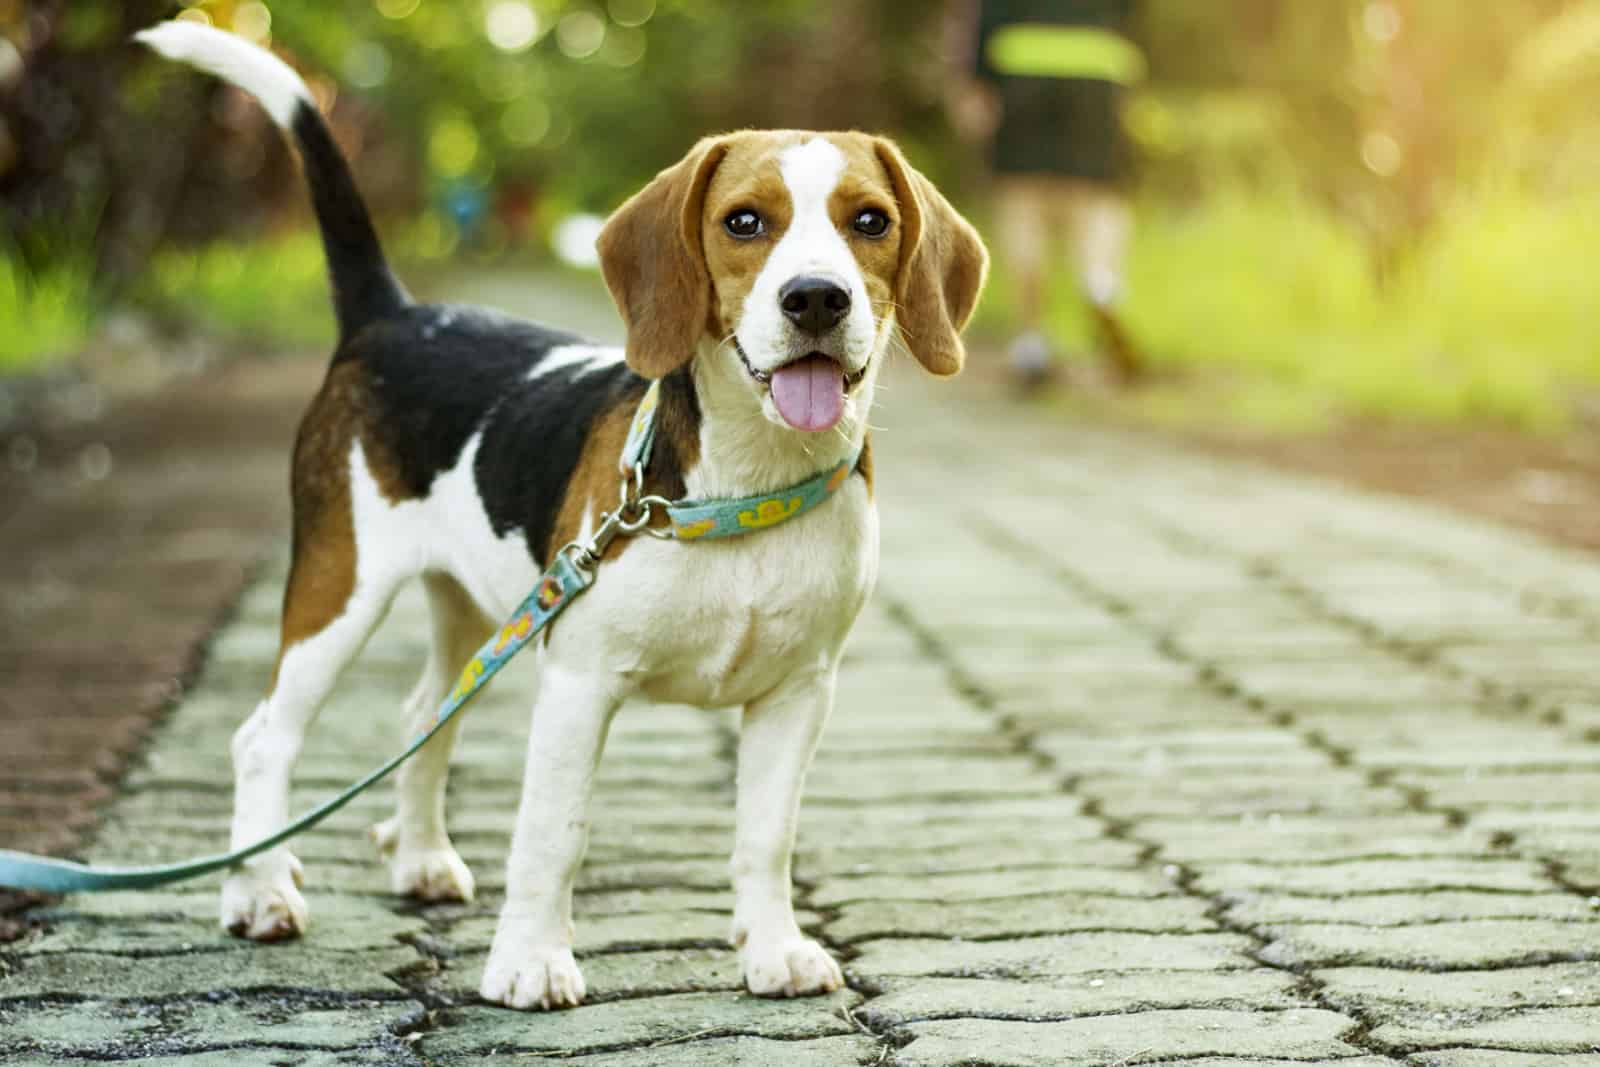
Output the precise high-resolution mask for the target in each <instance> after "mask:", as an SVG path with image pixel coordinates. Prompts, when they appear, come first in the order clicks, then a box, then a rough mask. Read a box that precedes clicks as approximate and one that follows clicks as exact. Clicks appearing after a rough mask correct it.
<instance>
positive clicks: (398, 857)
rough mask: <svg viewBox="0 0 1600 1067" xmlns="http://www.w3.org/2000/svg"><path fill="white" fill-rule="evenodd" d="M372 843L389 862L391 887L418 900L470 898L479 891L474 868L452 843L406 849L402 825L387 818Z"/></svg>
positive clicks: (373, 833) (466, 899)
mask: <svg viewBox="0 0 1600 1067" xmlns="http://www.w3.org/2000/svg"><path fill="white" fill-rule="evenodd" d="M370 836H371V837H372V842H373V844H375V845H377V846H378V852H379V853H380V854H381V855H382V856H383V857H384V859H385V861H387V863H388V864H389V889H390V891H392V892H395V893H399V894H400V895H402V896H409V897H416V898H417V899H418V900H433V901H437V900H461V901H470V900H471V899H472V897H473V894H474V893H476V892H477V883H476V882H475V880H474V879H473V877H472V871H471V870H470V869H469V868H468V867H467V865H466V862H465V861H463V860H462V858H461V855H460V853H458V852H457V851H456V850H455V849H454V848H453V847H451V846H450V845H449V844H446V845H444V846H443V847H442V848H407V847H405V846H402V845H401V844H400V830H399V824H398V822H397V821H396V820H395V819H385V820H384V821H383V822H381V823H378V824H377V825H376V826H374V827H373V828H372V830H371V831H370Z"/></svg>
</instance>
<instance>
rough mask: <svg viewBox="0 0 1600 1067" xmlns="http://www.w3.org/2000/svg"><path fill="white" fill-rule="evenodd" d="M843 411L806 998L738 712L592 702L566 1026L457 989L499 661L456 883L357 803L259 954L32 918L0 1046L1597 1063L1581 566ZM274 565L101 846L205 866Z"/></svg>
mask: <svg viewBox="0 0 1600 1067" xmlns="http://www.w3.org/2000/svg"><path fill="white" fill-rule="evenodd" d="M878 421H879V422H880V423H881V424H882V425H883V426H884V431H883V432H881V433H880V434H879V435H878V436H877V437H876V438H875V451H876V455H877V467H878V472H879V479H878V484H879V493H880V498H881V503H882V510H883V518H884V523H883V525H884V552H883V574H882V581H881V585H880V589H879V592H878V596H877V598H876V599H875V601H874V602H873V603H872V605H871V606H870V608H869V610H868V611H867V612H866V614H865V616H864V618H863V619H862V621H861V624H860V625H859V627H858V629H857V632H856V636H855V638H854V640H853V643H852V645H851V651H850V657H849V661H848V664H847V665H846V667H845V668H844V671H843V673H842V676H841V679H840V686H839V703H838V709H837V712H836V714H835V717H834V720H833V722H832V724H831V725H830V727H829V731H828V734H827V737H826V740H825V743H824V747H823V751H822V754H821V756H820V758H819V761H818V764H817V766H816V768H815V770H814V772H813V773H812V776H811V779H810V784H809V787H808V790H807V800H806V809H805V818H804V828H803V833H802V837H803V840H802V847H801V852H800V855H799V858H798V862H797V871H796V875H797V880H798V882H799V890H798V892H799V900H800V902H801V905H802V907H803V909H804V911H803V921H804V922H805V923H806V924H807V925H808V927H809V929H811V930H812V931H814V932H815V933H817V934H818V935H819V936H821V937H822V938H823V939H824V940H825V941H826V942H827V943H828V944H829V945H830V946H832V948H833V949H834V950H835V951H837V952H838V953H839V954H840V955H841V956H842V957H843V958H844V959H845V960H846V961H847V967H846V969H847V974H848V977H849V988H848V989H847V990H844V991H841V992H840V993H839V994H837V995H835V996H833V997H829V998H825V999H815V1000H796V1001H778V1002H769V1001H759V1000H755V999H752V998H749V997H747V996H745V995H743V994H742V993H741V992H739V989H738V985H739V983H738V973H737V963H736V960H735V957H734V955H733V953H732V951H731V950H730V948H729V946H728V944H727V943H726V941H725V937H726V935H727V927H728V923H729V912H730V908H731V897H730V895H729V891H728V884H727V883H728V878H727V863H726V856H727V853H728V850H729V846H730V843H731V840H730V839H731V818H732V807H733V795H732V782H733V762H732V758H731V757H732V751H733V745H734V725H733V719H732V718H731V717H730V716H729V715H726V714H721V713H716V714H711V713H701V712H694V711H690V710H687V709H679V708H648V707H633V708H629V709H626V710H625V711H624V712H623V713H622V715H621V716H620V717H619V719H618V722H617V726H616V728H615V730H614V731H613V735H612V739H611V742H610V744H609V747H608V749H607V752H606V758H605V763H604V770H603V773H602V777H601V782H600V785H599V789H598V794H597V804H596V809H595V812H594V832H593V839H592V844H591V848H590V852H589V859H588V862H587V864H586V866H585V869H584V874H583V877H582V880H581V895H580V898H579V903H578V911H579V929H578V944H579V949H580V955H581V956H582V957H583V961H582V962H583V964H584V968H585V972H586V975H587V977H588V980H589V988H590V991H591V1002H590V1003H589V1004H588V1005H586V1006H584V1007H582V1008H579V1009H577V1010H574V1011H570V1012H565V1013H560V1014H554V1015H523V1014H517V1013H513V1012H510V1011H505V1010H501V1009H497V1008H491V1007H487V1006H485V1005H483V1004H480V1003H478V1002H477V1001H476V997H475V995H474V992H473V991H474V989H475V988H476V985H477V981H478V977H479V974H480V972H481V969H482V966H483V959H484V954H485V950H486V949H487V946H488V942H489V937H490V934H491V932H492V928H493V921H494V915H495V911H496V908H497V905H498V903H499V898H500V891H501V887H502V884H503V880H502V876H501V869H502V865H503V861H504V856H505V852H506V847H507V840H508V834H509V830H510V826H511V821H512V816H513V810H514V805H515V802H516V798H517V793H518V788H519V775H520V758H519V757H520V753H521V749H522V739H523V737H524V734H525V728H526V723H525V712H526V709H527V707H528V705H529V693H530V687H531V685H532V679H531V676H530V672H529V670H528V665H526V664H523V665H519V666H517V667H514V668H512V671H511V673H510V674H508V675H507V676H505V677H504V678H503V679H502V680H500V681H498V682H497V683H496V684H495V686H494V688H493V689H492V690H491V692H490V693H489V694H488V695H487V696H486V697H485V698H484V699H483V700H482V701H481V702H480V704H479V705H478V706H477V707H476V708H475V709H474V710H473V711H472V712H471V714H470V717H469V721H468V724H467V728H466V730H465V731H464V738H463V741H462V745H461V748H460V751H459V759H458V770H457V772H456V776H455V777H454V778H453V779H452V793H453V797H452V819H451V822H452V828H453V831H454V834H455V838H456V842H457V844H458V846H459V847H460V848H461V850H462V852H463V853H464V855H465V856H466V858H467V860H468V862H469V863H471V864H472V865H473V867H474V869H475V871H476V873H477V875H478V880H479V885H480V888H481V889H482V890H483V892H482V894H481V897H480V899H479V901H478V902H476V903H475V904H473V905H470V906H440V907H430V908H419V907H416V906H413V905H409V904H407V903H404V902H402V901H399V900H396V899H394V898H391V897H389V896H387V895H386V894H385V893H384V887H385V879H384V873H383V870H382V868H381V867H380V866H379V864H378V863H377V862H376V860H375V858H374V855H373V853H372V851H371V848H370V846H369V845H368V843H367V841H366V838H365V830H366V828H367V826H368V825H369V824H371V823H372V822H374V821H376V820H377V819H379V818H381V817H382V816H384V815H385V814H387V811H386V809H387V806H388V804H389V795H388V793H387V791H385V790H380V791H379V795H376V796H373V797H372V798H371V799H367V798H363V799H362V800H360V801H358V802H356V803H355V804H353V805H352V806H351V807H350V808H349V809H347V810H346V811H345V812H343V813H341V814H340V815H339V816H336V817H335V818H334V819H333V820H331V821H330V822H329V823H328V824H326V826H325V827H324V828H322V829H320V830H318V831H316V832H314V833H312V834H309V835H308V836H307V837H305V838H304V839H303V840H302V842H301V844H300V845H299V847H298V848H297V852H298V853H299V854H300V856H301V858H302V859H303V860H305V862H306V867H307V886H308V896H309V899H310V901H311V906H312V912H313V925H312V930H311V933H310V935H309V936H308V937H307V938H306V939H305V940H304V941H303V942H300V943H298V944H291V945H278V946H252V945H247V944H243V943H241V942H237V941H233V940H231V939H229V938H228V937H227V936H226V935H224V934H222V933H221V932H220V931H219V930H218V929H217V928H216V919H215V908H216V902H215V893H216V880H215V879H212V880H207V881H205V882H201V883H197V884H193V885H190V886H186V887H183V888H180V889H174V890H171V891H167V892H159V893H129V894H117V895H107V896H100V897H93V898H90V897H78V898H72V899H69V900H67V901H65V902H63V903H61V904H59V905H57V906H54V907H51V908H50V909H48V910H46V911H44V912H42V913H35V914H36V916H37V917H41V918H44V919H46V920H48V921H47V923H46V924H45V925H44V926H43V927H42V928H41V929H40V930H39V931H38V932H36V933H35V934H33V935H32V936H30V937H28V938H25V939H24V940H22V941H20V942H18V943H15V944H12V945H9V946H5V948H6V951H5V952H4V954H3V955H0V968H3V976H0V1063H4V1064H13V1063H17V1064H21V1063H29V1064H32V1063H40V1064H77V1063H90V1062H96V1063H97V1062H101V1061H103V1060H108V1059H113V1060H133V1061H135V1062H138V1063H142V1064H156V1063H161V1064H171V1065H173V1067H210V1065H212V1064H219V1065H227V1067H247V1065H254V1064H301V1063H306V1064H437V1065H457V1064H489V1065H510V1064H530V1063H538V1062H543V1061H544V1060H546V1059H552V1058H561V1057H576V1058H577V1062H579V1063H581V1064H583V1065H584V1067H646V1065H649V1067H656V1065H660V1067H688V1065H696V1067H699V1065H707V1067H720V1065H732V1064H751V1065H767V1064H771V1065H776V1067H791V1065H792V1067H833V1065H848V1064H860V1065H866V1064H898V1065H903V1067H978V1065H983V1067H1000V1065H1006V1067H1012V1065H1015V1067H1024V1065H1026V1067H1044V1065H1050V1067H1055V1065H1079V1064H1082V1065H1097V1067H1113V1065H1118V1067H1121V1065H1134V1064H1154V1063H1169V1062H1181V1063H1185V1064H1194V1065H1206V1067H1211V1065H1222V1064H1245V1063H1251V1064H1289V1063H1294V1064H1305V1063H1312V1064H1320V1063H1338V1064H1341V1065H1345V1067H1376V1065H1379V1064H1395V1063H1399V1064H1406V1065H1409V1067H1489V1065H1495V1067H1499V1065H1505V1067H1531V1065H1535V1064H1541V1065H1542V1064H1560V1065H1566V1067H1584V1065H1590V1067H1593V1065H1600V963H1597V962H1595V961H1597V960H1600V910H1597V909H1600V897H1597V896H1596V894H1597V893H1600V673H1597V662H1596V661H1597V651H1600V568H1597V567H1596V565H1595V561H1594V560H1592V559H1589V558H1586V557H1581V556H1577V555H1574V554H1571V553H1567V552H1563V551H1561V550H1558V549H1553V548H1551V547H1548V546H1546V545H1544V544H1541V543H1538V542H1536V541H1534V540H1533V539H1531V538H1529V537H1527V536H1525V535H1521V534H1515V533H1509V532H1505V531H1502V530H1499V529H1496V528H1491V527H1487V526H1484V525H1480V524H1477V523H1474V522H1471V521H1468V520H1464V519H1461V518H1457V517H1453V516H1447V515H1444V514H1441V513H1437V512H1432V511H1429V510H1426V509H1424V508H1421V507H1417V506H1412V505H1409V504H1405V503H1402V502H1398V501H1394V500H1388V499H1380V498H1375V497H1366V496H1360V495H1356V494H1352V493H1350V492H1348V491H1345V490H1340V489H1336V488H1332V487H1329V486H1327V485H1322V484H1313V483H1307V482H1297V481H1294V480H1291V479H1288V478H1285V477H1282V476H1279V475H1274V474H1269V473H1265V472H1262V471H1260V470H1256V469H1253V468H1249V467H1243V466H1237V465H1231V464H1225V463H1221V462H1216V461H1212V460H1208V459H1204V458H1199V457H1195V456H1191V455H1182V454H1177V453H1175V452H1173V451H1171V450H1169V449H1167V448H1165V447H1162V446H1157V445H1153V444H1151V443H1149V442H1146V441H1143V440H1141V439H1138V438H1136V437H1130V436H1122V435H1118V434H1114V433H1110V432H1106V431H1101V430H1087V429H1076V428H1073V427H1070V426H1062V425H1056V424H1053V423H1052V422H1050V421H1049V420H1047V418H1046V417H1045V416H1044V415H1043V414H1042V413H1037V412H1029V411H1027V410H1022V409H1017V408H1014V407H1009V406H1006V405H1005V404H1004V403H1003V401H1002V400H1001V398H1000V397H998V396H995V395H990V394H988V393H986V392H985V391H984V390H983V389H982V388H981V387H979V386H977V385H975V384H972V383H967V384H954V385H935V384H929V383H924V382H923V381H921V380H920V379H917V378H915V377H914V376H913V375H912V374H911V373H910V372H909V370H908V369H907V368H905V367H902V368H899V372H897V373H896V374H894V375H893V376H892V377H891V378H890V380H889V381H888V382H887V383H886V390H885V393H884V400H883V408H882V411H881V415H880V417H879V420H878ZM281 577H282V567H281V565H280V566H278V567H276V568H273V569H272V572H271V573H269V574H267V575H266V576H265V577H264V578H263V579H262V580H261V581H260V583H259V584H257V585H256V586H254V587H253V588H252V589H251V590H250V592H249V593H248V594H247V595H246V597H245V599H244V600H243V602H242V603H241V605H240V607H239V610H238V612H237V615H236V617H235V618H234V620H233V621H232V622H231V623H229V624H228V625H227V626H226V627H225V628H224V629H223V630H222V631H221V632H220V633H219V635H218V636H217V638H216V640H215V641H214V643H213V645H212V646H211V649H210V655H209V660H208V664H207V666H206V668H205V670H204V672H203V674H202V676H201V678H200V680H199V681H198V683H197V684H196V685H195V686H194V688H193V690H192V692H191V695H190V696H189V698H188V699H187V700H186V701H185V702H184V703H183V704H182V706H181V707H180V708H179V709H178V710H177V711H176V712H175V713H174V714H173V715H172V716H171V717H170V718H169V720H168V721H167V722H166V723H165V725H164V726H163V727H162V729H161V730H160V732H159V734H158V735H157V737H156V739H155V741H154V743H153V745H152V747H151V748H150V749H149V751H148V756H147V758H146V759H145V760H144V761H143V763H142V764H141V765H140V766H138V767H137V768H136V769H135V770H134V771H133V772H132V773H131V775H130V776H129V777H128V779H127V780H126V782H125V786H124V789H123V791H122V792H121V794H120V795H119V798H118V799H117V800H116V801H115V802H114V804H113V805H112V807H111V808H110V814H109V816H108V818H107V821H106V822H105V824H104V826H103V828H102V830H101V832H100V835H99V838H98V844H97V845H96V846H95V848H94V850H93V851H94V854H95V855H97V856H99V857H101V858H104V859H116V860H122V861H128V862H134V861H146V860H156V859H161V858H171V857H178V856H184V855H191V854H195V853H199V852H202V851H212V850H215V849H216V848H218V847H219V845H220V844H221V843H222V842H223V841H224V840H225V838H226V813H227V809H228V805H229V792H228V785H227V778H228V769H227V739H228V736H229V734H230V732H231V731H232V730H233V728H234V727H235V726H236V725H237V723H238V722H239V721H240V720H241V719H242V717H243V716H244V715H245V714H246V713H247V712H248V710H249V708H250V707H251V706H252V704H253V702H254V701H255V699H256V698H257V696H258V694H259V692H260V690H261V688H262V686H263V684H264V680H265V677H266V673H267V671H268V668H269V663H270V658H271V656H272V654H273V644H274V640H275V624H276V611H277V597H278V592H279V588H280V583H281ZM424 633H425V631H424V625H423V618H422V608H421V605H420V601H419V600H418V599H408V600H406V601H404V602H402V603H401V604H400V605H399V606H398V607H397V608H396V610H395V612H394V613H393V616H392V617H391V620H390V621H389V623H388V624H387V625H386V627H385V629H384V630H383V631H382V633H381V634H380V636H379V638H378V639H377V640H375V642H374V643H373V644H372V645H371V646H370V647H369V649H368V651H367V653H366V655H365V657H364V658H363V659H362V661H361V662H360V664H359V665H358V666H357V667H356V668H355V669H353V670H352V672H351V674H350V675H349V676H348V677H347V680H346V682H345V683H344V685H343V686H342V687H341V689H340V690H339V692H338V694H337V696H336V698H335V699H334V701H333V702H332V703H331V704H330V706H329V707H328V708H327V710H326V711H325V712H324V714H323V716H322V719H321V720H320V722H319V725H318V727H317V729H316V731H315V732H314V734H313V737H312V740H311V741H310V743H309V744H308V746H307V754H306V756H305V758H304V759H303V761H302V763H301V765H300V773H299V777H298V779H297V790H296V796H295V804H294V806H295V808H296V809H297V810H299V809H302V808H305V807H308V806H310V805H311V804H313V803H314V802H316V801H317V800H319V799H321V798H322V797H324V796H326V795H328V794H329V793H331V792H332V791H334V790H336V789H338V788H340V787H342V786H343V785H345V784H346V783H347V782H348V781H349V780H350V779H351V778H352V777H353V776H355V775H356V774H357V773H359V772H362V771H365V770H367V769H368V768H369V767H371V766H373V765H375V764H376V763H377V762H379V761H380V760H381V758H382V757H384V756H385V755H387V754H388V753H389V752H390V751H391V750H392V749H393V748H394V747H395V746H396V745H397V744H398V743H399V741H400V728H399V722H398V711H399V706H400V704H401V701H402V699H403V698H404V696H405V694H406V692H407V691H408V689H409V687H410V685H411V683H412V682H413V680H414V679H413V674H414V673H415V670H416V668H417V665H418V664H419V663H420V660H421V656H422V654H423V648H424V641H425V635H424Z"/></svg>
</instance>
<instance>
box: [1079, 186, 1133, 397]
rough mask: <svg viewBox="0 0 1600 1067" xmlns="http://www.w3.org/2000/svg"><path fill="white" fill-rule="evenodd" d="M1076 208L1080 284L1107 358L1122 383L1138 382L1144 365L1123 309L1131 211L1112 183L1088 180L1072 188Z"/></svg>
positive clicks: (1131, 223) (1130, 230)
mask: <svg viewBox="0 0 1600 1067" xmlns="http://www.w3.org/2000/svg"><path fill="white" fill-rule="evenodd" d="M1072 211H1073V216H1074V218H1073V225H1072V239H1073V246H1074V253H1075V258H1076V260H1077V262H1076V264H1075V266H1076V268H1077V271H1076V272H1077V277H1078V285H1079V288H1080V289H1081V290H1082V292H1083V296H1084V299H1085V301H1087V303H1088V306H1089V311H1090V314H1091V315H1092V316H1093V317H1094V320H1095V324H1096V326H1097V327H1098V328H1099V330H1100V337H1101V342H1102V344H1103V346H1104V349H1103V350H1104V356H1105V359H1106V361H1107V362H1108V363H1109V364H1110V369H1111V371H1112V373H1113V374H1114V375H1115V376H1116V377H1117V379H1118V380H1119V381H1122V382H1125V383H1126V382H1132V381H1135V380H1137V379H1138V378H1139V377H1140V376H1141V375H1142V374H1143V371H1144V363H1143V360H1142V359H1141V358H1140V357H1139V354H1138V351H1137V350H1136V349H1135V348H1134V346H1133V343H1132V341H1131V340H1130V339H1129V337H1128V333H1127V330H1126V329H1124V327H1123V325H1122V319H1121V316H1120V314H1119V312H1118V307H1119V305H1120V303H1121V300H1122V295H1123V290H1124V288H1125V280H1124V267H1125V262H1126V259H1127V253H1128V241H1129V239H1130V237H1131V236H1132V234H1133V212H1132V209H1131V208H1130V207H1129V205H1128V201H1127V199H1126V198H1125V197H1124V196H1123V195H1122V194H1121V193H1120V192H1118V191H1117V190H1116V189H1115V188H1113V187H1112V186H1109V185H1103V184H1100V183H1097V182H1084V183H1079V184H1078V185H1077V186H1076V188H1075V190H1074V192H1073V195H1072Z"/></svg>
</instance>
